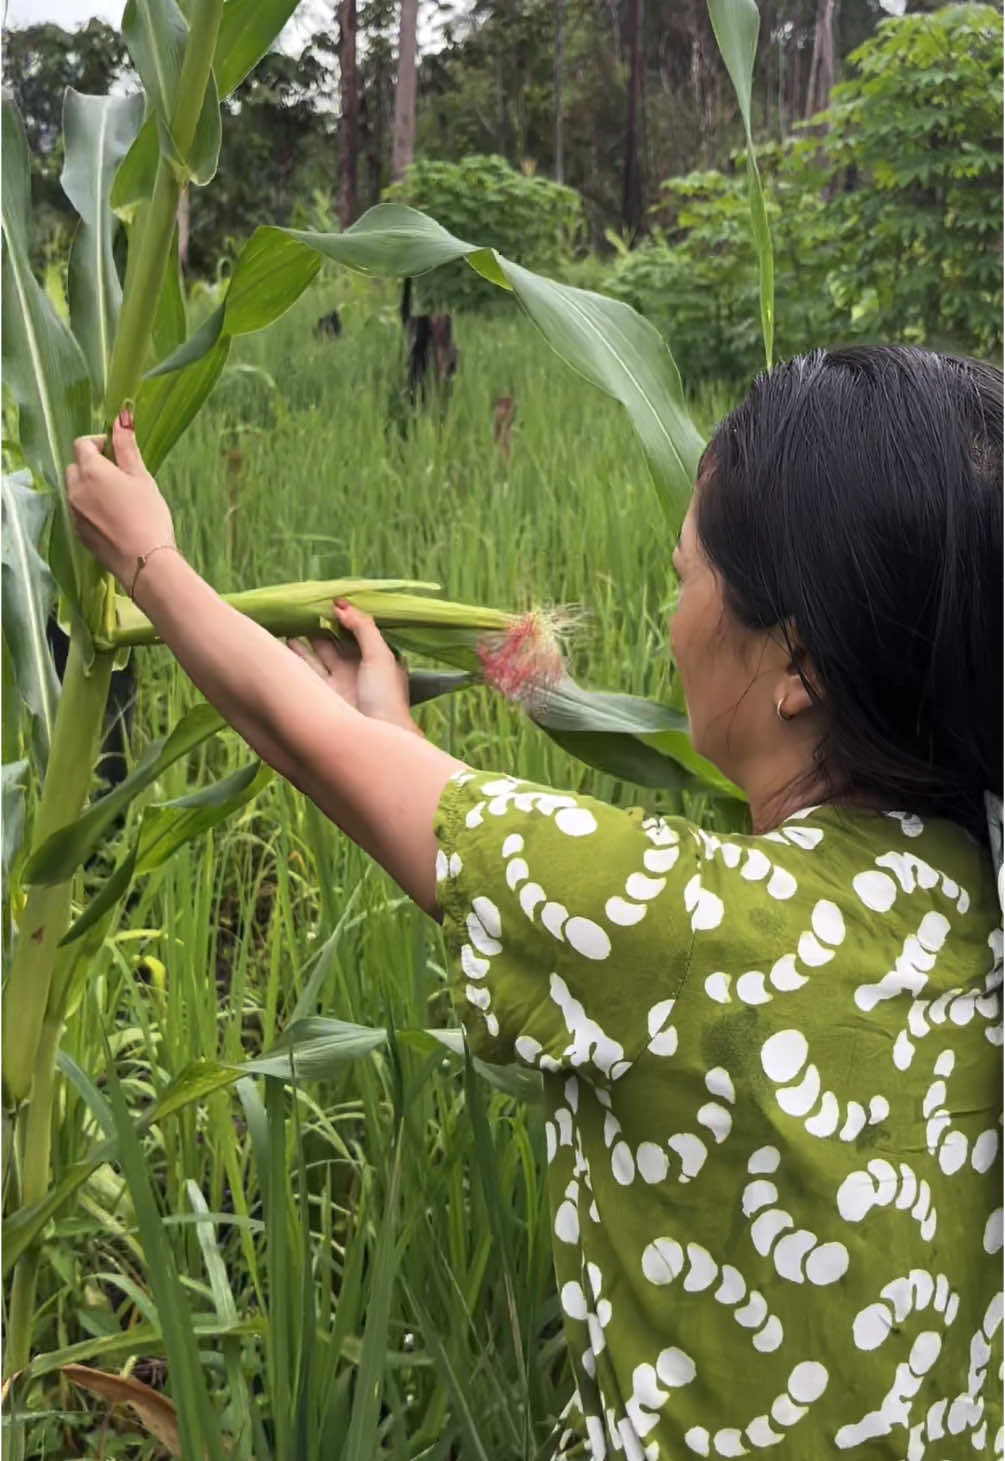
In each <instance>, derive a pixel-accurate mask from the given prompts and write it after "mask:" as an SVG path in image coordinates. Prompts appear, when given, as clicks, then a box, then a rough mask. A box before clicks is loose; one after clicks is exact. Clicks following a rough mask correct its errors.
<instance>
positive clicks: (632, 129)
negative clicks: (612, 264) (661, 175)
mask: <svg viewBox="0 0 1005 1461" xmlns="http://www.w3.org/2000/svg"><path fill="white" fill-rule="evenodd" d="M644 21H645V0H631V6H630V8H629V11H628V49H629V76H628V119H627V122H626V125H625V165H624V175H623V182H622V190H621V219H622V222H623V223H624V226H625V228H626V229H628V231H629V232H630V233H631V234H632V235H635V234H637V233H639V232H641V229H642V222H643V201H642V167H641V162H640V146H639V143H640V137H639V133H640V131H641V124H642V77H643V65H642V30H643V23H644Z"/></svg>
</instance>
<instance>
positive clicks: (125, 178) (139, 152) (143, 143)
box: [109, 111, 161, 224]
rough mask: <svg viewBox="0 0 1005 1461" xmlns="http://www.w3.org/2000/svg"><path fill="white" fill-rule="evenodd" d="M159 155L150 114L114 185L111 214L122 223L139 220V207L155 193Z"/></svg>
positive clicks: (111, 194) (155, 133)
mask: <svg viewBox="0 0 1005 1461" xmlns="http://www.w3.org/2000/svg"><path fill="white" fill-rule="evenodd" d="M160 155H161V154H160V145H159V143H158V141H157V117H156V116H155V114H154V113H153V112H152V111H151V112H150V113H149V114H148V116H147V118H146V121H145V122H144V123H143V125H142V127H141V128H140V130H139V132H138V133H137V134H136V140H135V141H134V142H133V144H132V146H131V147H130V148H129V151H128V152H127V153H126V155H125V157H124V158H123V159H122V162H121V163H120V164H119V168H118V171H117V172H116V174H115V178H114V180H113V182H112V189H111V193H110V194H109V203H110V205H111V208H112V212H113V213H115V214H116V215H117V217H119V218H121V219H122V222H123V223H127V224H128V223H133V222H134V221H135V220H136V214H137V212H138V210H139V208H140V207H141V205H142V204H143V203H145V202H146V201H147V200H148V198H149V197H150V195H151V193H152V192H153V190H154V181H155V179H156V177H157V164H158V162H159V161H160Z"/></svg>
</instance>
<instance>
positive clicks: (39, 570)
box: [0, 472, 59, 770]
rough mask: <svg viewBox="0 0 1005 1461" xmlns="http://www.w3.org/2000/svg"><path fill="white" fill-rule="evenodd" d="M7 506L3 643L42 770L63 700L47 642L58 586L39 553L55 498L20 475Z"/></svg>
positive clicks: (2, 539)
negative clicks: (48, 625) (58, 703)
mask: <svg viewBox="0 0 1005 1461" xmlns="http://www.w3.org/2000/svg"><path fill="white" fill-rule="evenodd" d="M2 504H3V506H2V519H0V522H2V535H0V591H2V593H0V598H2V606H3V623H2V630H3V638H4V643H5V645H6V646H7V650H8V653H9V655H10V663H11V666H12V668H13V671H14V679H15V682H16V685H17V690H18V694H19V695H20V697H21V699H22V700H23V701H24V703H25V705H26V706H27V708H28V711H29V713H30V714H31V717H32V729H33V736H32V741H33V747H34V752H35V761H36V765H37V767H38V769H39V770H42V769H43V768H44V767H45V764H46V761H47V760H48V757H49V743H50V741H51V739H52V730H53V726H54V724H55V720H56V705H57V702H58V700H59V680H58V679H57V677H56V667H55V665H54V664H53V662H52V655H51V654H50V653H49V642H48V639H47V637H46V622H47V620H48V616H49V612H50V610H51V608H52V605H53V602H54V600H55V597H56V586H55V582H54V580H53V577H52V574H51V573H50V572H49V569H48V567H47V565H46V563H45V560H44V559H43V558H42V557H41V555H40V554H39V551H38V548H39V544H40V542H41V539H42V536H43V533H44V531H45V524H46V520H47V519H48V517H49V512H50V509H51V507H52V498H51V497H46V496H45V495H43V494H42V493H40V492H36V491H35V490H34V489H33V488H32V486H31V485H30V477H29V474H28V473H27V472H19V473H16V474H15V475H12V476H9V477H4V478H3V485H2Z"/></svg>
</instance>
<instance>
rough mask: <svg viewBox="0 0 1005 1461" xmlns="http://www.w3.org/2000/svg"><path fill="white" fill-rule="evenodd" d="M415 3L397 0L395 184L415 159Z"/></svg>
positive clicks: (393, 169)
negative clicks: (399, 7)
mask: <svg viewBox="0 0 1005 1461" xmlns="http://www.w3.org/2000/svg"><path fill="white" fill-rule="evenodd" d="M418 10H419V0H401V12H400V19H399V24H398V74H397V80H396V82H395V87H394V137H393V140H392V144H391V148H392V150H391V181H392V182H397V181H398V179H399V178H400V177H401V175H402V173H403V172H404V171H405V168H406V167H408V165H409V163H410V162H411V161H412V158H413V157H414V156H415V65H416V27H417V24H418Z"/></svg>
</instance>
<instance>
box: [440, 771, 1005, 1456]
mask: <svg viewBox="0 0 1005 1461" xmlns="http://www.w3.org/2000/svg"><path fill="white" fill-rule="evenodd" d="M436 831H437V836H438V839H439V844H440V852H439V855H438V859H437V875H438V897H439V901H440V904H441V906H442V908H443V912H444V926H445V931H446V936H447V941H448V946H449V948H450V952H451V956H452V965H453V976H454V990H455V997H456V1000H457V1004H458V1008H459V1011H460V1014H461V1017H462V1019H463V1021H464V1024H465V1026H466V1028H467V1031H468V1036H469V1039H470V1043H471V1045H472V1048H473V1050H474V1051H475V1053H476V1054H478V1055H480V1056H482V1058H484V1059H488V1060H494V1061H501V1062H512V1061H518V1062H522V1063H524V1064H525V1065H528V1066H532V1067H534V1068H536V1069H538V1070H540V1071H542V1072H543V1079H544V1091H545V1102H546V1108H547V1112H546V1114H547V1118H548V1119H547V1123H546V1133H547V1156H548V1162H549V1184H550V1193H551V1204H552V1217H553V1229H554V1255H555V1272H556V1277H557V1282H558V1291H559V1295H560V1298H561V1304H562V1309H563V1311H564V1315H565V1327H566V1333H567V1337H568V1344H569V1350H570V1353H571V1356H572V1360H573V1365H574V1370H575V1375H576V1382H577V1393H576V1395H575V1396H574V1397H573V1402H572V1404H571V1405H570V1410H569V1414H568V1427H569V1429H568V1433H567V1435H566V1436H565V1438H564V1439H563V1441H562V1442H561V1443H560V1454H561V1455H563V1456H565V1455H572V1454H579V1455H582V1454H586V1455H589V1456H591V1457H593V1458H594V1461H600V1458H604V1457H611V1458H613V1457H615V1456H623V1457H625V1458H627V1461H656V1458H664V1461H665V1458H674V1461H676V1458H688V1457H691V1456H713V1457H719V1456H743V1455H746V1454H747V1453H748V1452H754V1451H757V1450H760V1449H770V1450H772V1451H773V1454H774V1455H775V1456H776V1457H777V1458H778V1461H790V1458H791V1461H816V1458H818V1457H825V1456H827V1457H830V1456H843V1455H848V1456H849V1457H852V1458H857V1461H866V1458H868V1461H874V1458H875V1461H885V1458H890V1461H894V1458H898V1461H899V1458H908V1461H921V1458H929V1461H955V1458H957V1457H967V1458H973V1457H975V1456H976V1457H990V1456H992V1455H994V1456H1001V1455H1002V1454H1003V1450H1005V1445H1003V1431H1002V1401H1001V1363H1002V1297H1001V1292H1000V1289H1001V1251H1000V1250H1001V1247H1002V1191H1001V1189H1002V1167H1001V1153H1000V1134H1001V1133H1000V1126H1001V1116H1000V1112H1001V1088H1002V1077H1001V1043H1002V1015H1001V980H1002V962H1001V953H1002V934H1001V929H1000V908H999V905H998V900H997V896H996V890H995V883H994V879H993V876H992V872H991V862H990V858H989V857H988V854H987V851H986V850H985V849H982V848H980V847H978V845H977V844H976V843H975V842H974V841H973V840H972V839H971V838H970V837H969V836H968V835H967V834H966V833H965V832H964V831H962V829H960V828H958V827H956V826H955V825H953V824H951V823H948V822H928V823H926V824H923V823H922V822H921V820H920V819H919V818H918V817H916V816H912V815H906V814H903V813H880V812H865V811H861V810H851V809H849V808H840V807H837V806H835V805H825V806H820V807H816V808H811V809H809V810H804V811H800V812H798V813H796V814H795V815H794V816H792V817H790V818H789V819H788V820H787V821H785V822H784V823H783V824H782V825H781V826H780V827H779V828H777V829H776V830H775V831H773V832H769V833H766V834H764V835H761V836H739V835H733V834H729V835H727V834H722V835H720V836H716V835H713V834H711V833H708V832H705V831H703V830H701V829H700V828H699V827H697V826H695V825H693V824H692V823H690V822H687V821H685V820H683V819H679V818H674V817H668V818H662V817H648V818H647V817H643V816H642V814H636V813H633V812H625V811H619V810H616V809H615V808H613V807H610V806H607V805H605V804H604V803H602V802H598V801H594V800H592V799H590V798H587V797H582V796H574V795H571V794H566V793H560V792H556V791H554V790H551V789H548V788H545V787H539V786H533V785H531V784H529V783H526V782H518V781H515V780H513V779H512V778H511V777H507V776H500V775H497V774H494V773H482V772H473V771H465V772H461V773H459V774H458V775H457V776H456V777H455V778H454V779H453V780H452V781H451V782H450V783H449V784H448V786H447V788H446V790H445V791H444V794H443V799H442V801H441V804H440V809H439V813H438V816H437V821H436Z"/></svg>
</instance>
